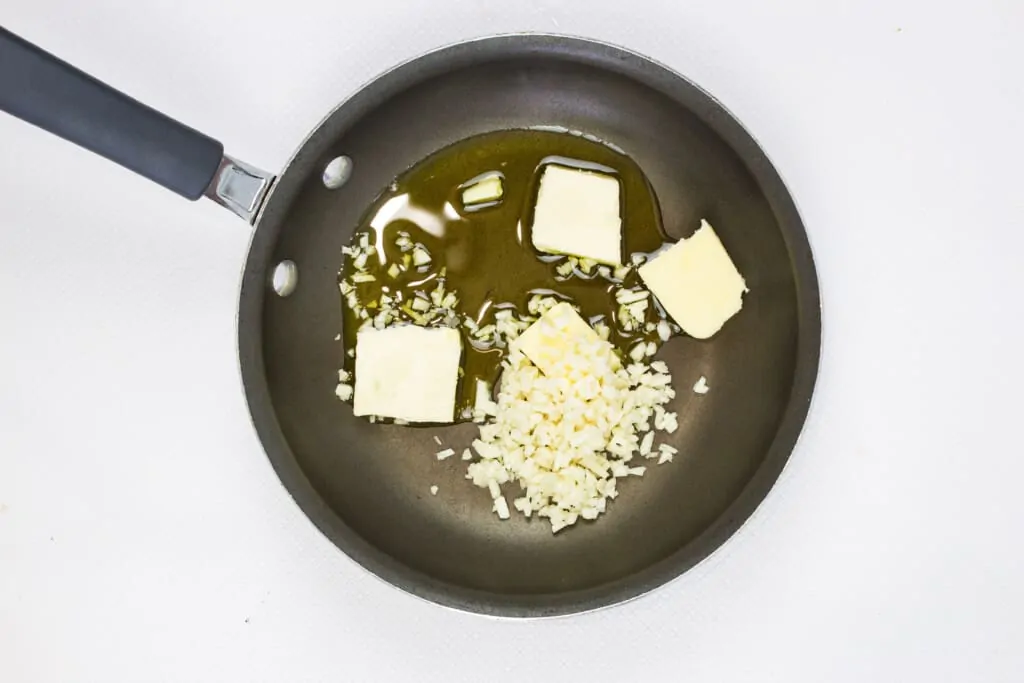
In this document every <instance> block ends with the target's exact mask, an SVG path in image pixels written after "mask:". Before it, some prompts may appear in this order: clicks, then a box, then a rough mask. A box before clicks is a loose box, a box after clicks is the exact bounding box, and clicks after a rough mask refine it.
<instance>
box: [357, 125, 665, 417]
mask: <svg viewBox="0 0 1024 683" xmlns="http://www.w3.org/2000/svg"><path fill="white" fill-rule="evenodd" d="M548 163H557V164H559V165H563V166H569V167H576V168H582V169H591V170H598V171H601V172H604V173H609V174H612V175H615V176H616V177H617V178H618V180H619V182H620V188H621V189H620V192H621V197H620V204H621V207H622V221H623V231H622V235H623V256H624V257H625V258H624V261H623V262H624V263H626V264H629V263H630V262H631V261H630V257H631V255H632V254H637V253H641V254H647V253H650V252H653V251H655V250H657V249H659V248H660V247H661V246H662V245H663V244H664V243H665V241H666V237H665V234H664V231H663V229H662V225H661V215H660V211H659V209H658V201H657V198H656V197H655V195H654V191H653V189H652V188H651V186H650V183H649V182H648V180H647V178H646V177H645V176H644V174H643V171H641V170H640V167H639V166H638V165H637V164H636V162H634V161H633V160H632V159H630V158H629V157H628V156H626V155H624V154H622V153H621V152H618V151H616V150H614V149H612V148H611V147H609V146H607V145H605V144H602V143H600V142H597V141H594V140H592V139H590V138H588V137H584V136H582V135H575V134H570V133H566V132H554V131H548V130H505V131H498V132H493V133H486V134H483V135H478V136H475V137H471V138H468V139H466V140H462V141H460V142H457V143H455V144H453V145H450V146H449V147H446V148H444V149H442V150H440V151H438V152H435V153H434V154H432V155H431V156H429V157H427V158H426V159H424V160H423V161H421V162H420V163H418V164H416V165H415V166H413V167H412V168H411V169H409V170H408V171H406V172H405V173H403V174H402V175H401V176H399V177H398V178H397V179H396V181H395V182H394V183H392V184H391V186H390V187H389V188H387V189H386V190H385V191H384V192H383V193H382V194H381V195H380V197H378V198H377V200H376V201H375V202H374V203H373V205H372V206H371V207H370V208H369V210H368V211H367V212H366V213H365V214H364V215H363V218H362V220H361V221H360V224H359V226H358V227H357V229H356V232H355V236H354V238H353V242H354V243H358V241H359V238H360V235H361V234H367V235H368V237H369V242H370V244H373V245H375V247H376V256H375V257H374V258H372V259H370V260H369V262H368V264H367V268H366V270H367V271H368V272H370V273H371V274H373V275H374V276H375V280H373V281H371V282H365V283H359V284H358V285H356V287H357V291H358V296H359V299H360V300H361V301H376V300H378V299H379V298H380V296H381V295H382V294H391V295H392V296H393V295H394V294H395V293H396V292H402V294H403V297H405V298H409V297H411V296H412V295H413V294H414V292H416V291H417V290H419V291H422V292H427V291H429V290H431V289H433V288H434V287H436V285H437V280H438V278H440V274H441V271H442V269H444V272H445V277H444V281H445V285H446V289H447V290H448V291H455V292H457V293H458V295H459V300H460V303H459V306H458V308H459V310H460V312H462V313H465V314H466V315H469V316H471V317H473V318H474V319H475V321H476V322H477V323H478V324H479V325H480V326H483V325H486V324H488V323H489V322H493V318H494V313H495V312H496V311H497V310H500V309H501V308H503V307H509V306H515V307H516V308H518V310H519V311H522V312H525V311H526V309H527V301H528V299H530V298H531V297H532V296H533V295H534V294H537V293H546V294H553V295H555V296H558V297H560V298H561V297H567V298H569V299H571V300H572V301H573V302H574V303H576V304H578V305H579V307H580V310H581V313H582V315H583V316H584V317H585V318H587V319H589V320H590V322H591V323H594V322H596V321H597V320H599V319H601V318H602V317H603V318H604V319H606V320H607V321H608V322H609V323H612V322H613V320H614V316H615V315H616V308H617V305H616V302H615V298H614V296H613V295H612V294H611V290H612V288H613V287H614V286H615V285H616V284H617V283H619V281H618V280H613V279H611V278H610V277H606V276H605V274H607V273H608V270H607V269H605V270H603V271H599V270H598V269H597V268H595V269H594V270H593V272H592V273H591V274H590V275H589V276H588V275H584V274H582V273H580V272H576V273H574V274H573V275H572V276H571V277H568V278H566V277H562V276H561V275H559V274H558V273H557V272H556V270H555V268H556V262H557V261H560V260H562V259H561V258H560V257H552V256H550V255H545V254H541V253H540V252H537V251H536V250H535V249H534V248H533V246H532V243H531V241H530V235H529V228H530V224H531V223H532V212H533V205H534V202H535V200H536V194H537V184H538V182H539V178H540V171H541V169H542V167H543V166H544V165H545V164H548ZM490 173H498V174H500V175H501V177H502V182H503V190H504V193H503V197H502V199H501V200H500V201H499V202H497V203H493V204H491V205H483V206H481V207H480V208H467V207H464V206H463V205H462V198H461V188H462V187H464V186H465V184H466V183H467V182H468V181H471V180H473V179H474V178H479V177H481V176H484V175H486V174H490ZM401 232H405V233H407V234H408V235H409V236H410V237H411V239H412V241H413V242H414V243H417V244H421V245H423V246H424V247H425V248H426V249H427V251H428V252H429V253H430V255H431V262H430V264H428V265H426V266H422V267H420V268H416V267H413V268H408V269H405V270H403V272H401V273H400V274H399V275H398V276H397V277H391V276H390V275H389V274H388V269H389V267H390V266H391V265H392V264H394V263H402V260H403V257H404V254H403V253H402V252H401V251H400V250H399V248H398V247H397V246H396V244H395V240H396V238H397V236H398V235H399V233H401ZM351 261H352V260H351V259H346V262H345V265H344V267H343V269H342V271H341V272H340V273H339V281H341V280H343V279H345V278H349V277H350V276H351V275H352V273H353V265H352V262H351ZM603 273H604V274H603ZM638 282H639V278H638V277H637V275H636V269H635V268H632V269H630V271H629V274H628V275H627V276H626V278H625V281H624V286H631V285H634V284H636V283H638ZM343 309H344V336H343V340H342V341H343V348H344V349H354V348H355V344H356V331H357V330H358V328H359V326H360V324H361V322H362V321H360V320H357V319H356V318H355V316H354V314H353V312H352V310H351V309H350V308H349V307H348V306H344V305H343ZM648 316H649V320H652V321H656V320H658V319H660V317H664V316H663V315H661V316H660V317H659V314H658V312H657V311H653V310H652V311H648ZM609 326H610V327H611V329H612V332H611V336H610V338H609V341H611V342H612V343H613V344H614V345H615V346H616V347H617V348H619V350H620V351H622V352H623V353H625V352H626V351H627V350H628V347H629V346H631V345H633V344H635V343H636V341H638V340H639V339H641V338H645V339H647V340H649V341H653V340H656V339H657V336H658V335H657V333H656V332H654V331H647V330H646V329H645V328H643V327H641V329H640V330H639V331H638V332H636V333H635V334H633V333H625V332H623V331H622V330H621V328H620V327H619V326H618V325H614V324H610V325H609ZM459 330H460V333H461V334H462V335H463V342H464V343H463V348H464V349H465V351H464V357H463V361H462V367H463V370H464V375H463V377H462V380H461V382H460V390H459V392H458V402H457V406H456V418H457V421H465V420H466V418H465V417H464V413H463V411H464V410H465V409H468V408H469V407H470V406H471V403H472V401H473V399H474V393H473V392H472V391H466V390H465V388H466V387H473V386H475V380H477V379H480V380H484V381H486V382H488V383H489V384H491V385H492V386H493V385H494V383H495V382H496V381H497V379H498V375H499V372H500V368H499V363H500V361H501V352H500V350H499V349H497V348H494V347H493V346H490V345H487V344H483V343H481V342H480V341H479V340H475V339H472V338H471V337H469V336H468V335H467V331H466V329H465V327H463V326H461V325H460V326H459ZM410 352H411V353H414V352H415V351H414V350H411V351H410ZM354 365H355V364H354V361H353V360H352V358H351V357H349V356H347V355H346V356H345V357H344V367H345V369H346V370H347V371H349V372H353V371H354ZM460 416H463V417H460Z"/></svg>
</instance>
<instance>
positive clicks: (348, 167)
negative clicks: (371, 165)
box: [323, 156, 352, 190]
mask: <svg viewBox="0 0 1024 683" xmlns="http://www.w3.org/2000/svg"><path fill="white" fill-rule="evenodd" d="M351 177H352V160H351V159H349V158H348V157H346V156H340V157H335V158H334V159H331V161H330V163H328V164H327V166H325V167H324V175H323V181H324V187H326V188H327V189H328V190H337V189H338V188H339V187H341V186H342V185H344V184H345V183H347V182H348V179H349V178H351Z"/></svg>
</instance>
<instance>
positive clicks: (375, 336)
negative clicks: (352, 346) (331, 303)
mask: <svg viewBox="0 0 1024 683" xmlns="http://www.w3.org/2000/svg"><path fill="white" fill-rule="evenodd" d="M461 357H462V341H461V339H460V337H459V333H458V332H457V331H455V330H453V329H450V328H447V327H439V328H431V329H428V328H424V327H417V326H415V325H405V326H402V327H388V328H384V329H383V330H378V329H375V328H372V327H369V328H366V329H363V330H360V331H359V334H357V335H356V381H355V401H354V407H353V412H354V413H355V414H356V415H377V416H379V417H392V418H396V419H399V420H405V421H407V422H453V421H454V415H455V389H456V386H457V385H458V381H459V360H460V359H461Z"/></svg>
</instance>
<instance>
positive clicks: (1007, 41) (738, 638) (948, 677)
mask: <svg viewBox="0 0 1024 683" xmlns="http://www.w3.org/2000/svg"><path fill="white" fill-rule="evenodd" d="M442 4H443V5H444V7H445V9H444V11H443V12H442V11H440V10H438V9H432V7H434V6H440V5H442ZM769 5H772V6H774V7H773V9H768V6H769ZM826 5H827V7H826ZM0 23H2V24H4V25H5V26H6V27H7V28H9V29H11V30H13V31H15V32H17V33H20V34H22V35H23V36H25V37H26V38H28V39H30V40H32V41H34V42H36V43H38V44H40V45H42V46H44V47H46V48H47V49H49V50H51V51H54V52H56V53H58V54H59V55H61V56H62V57H63V58H65V59H67V60H69V61H71V62H72V63H74V64H76V65H78V66H79V67H81V68H84V69H86V70H87V71H90V72H92V73H93V74H95V75H97V76H98V77H101V78H102V79H104V80H106V81H108V82H110V83H111V84H114V85H116V86H118V87H120V88H121V89H123V90H125V91H127V92H129V93H131V94H132V95H134V96H135V97H137V98H139V99H141V100H143V101H145V102H147V103H149V104H151V105H154V106H156V107H158V108H162V109H164V110H166V111H167V112H168V113H170V114H172V115H174V116H176V117H178V118H180V119H182V120H184V121H185V122H187V123H189V124H191V125H193V126H195V127H197V128H199V129H201V130H203V131H206V132H208V133H210V134H213V135H215V136H218V137H219V138H220V139H221V140H223V141H224V143H225V144H226V147H227V148H228V149H229V150H230V151H231V152H232V153H234V154H237V155H238V156H240V157H241V158H243V159H245V160H247V161H250V162H252V163H254V164H256V165H259V166H262V167H264V168H267V169H276V168H279V167H280V166H281V165H282V164H283V163H284V161H285V160H286V159H287V157H288V156H289V154H290V152H291V151H292V149H293V146H295V145H296V144H297V143H298V142H299V140H301V139H302V137H303V136H304V135H305V133H306V132H307V130H308V129H309V128H311V127H312V126H313V125H314V124H316V122H317V121H318V120H319V119H320V117H321V116H322V115H323V114H324V112H325V111H327V109H328V108H330V107H331V106H332V105H334V104H335V102H336V101H338V100H339V99H341V98H342V97H344V96H345V95H346V94H347V93H349V92H350V91H352V90H353V89H354V88H356V87H357V86H358V85H359V84H361V83H362V82H364V81H366V80H367V79H368V78H369V77H370V76H372V75H374V74H375V73H377V72H379V71H380V70H382V69H384V68H386V67H387V66H389V65H391V64H392V63H394V62H395V61H397V60H400V59H404V58H407V57H410V56H412V55H415V54H417V53H418V52H420V51H422V50H424V49H427V48H431V47H434V46H437V45H440V44H443V43H447V42H450V41H454V40H457V39H460V38H464V37H469V36H475V35H480V34H485V33H491V32H501V31H513V30H529V29H532V30H544V31H563V32H569V33H576V34H583V35H587V36H593V37H597V38H602V39H605V40H609V41H613V42H617V43H621V44H625V45H627V46H629V47H631V48H634V49H636V50H639V51H641V52H645V53H648V54H650V55H652V56H654V57H655V58H657V59H659V60H662V61H664V62H666V63H668V64H670V65H671V66H673V67H675V68H676V69H678V70H680V71H682V72H684V73H686V74H687V75H689V76H690V77H691V78H693V79H694V80H696V81H697V82H698V83H700V84H702V85H703V86H704V87H706V88H707V89H709V90H710V91H711V92H712V93H714V94H715V95H716V96H717V97H718V98H720V99H721V100H722V101H724V102H725V103H726V105H727V106H728V107H730V108H731V109H732V111H733V112H735V113H736V115H737V116H739V118H740V119H741V120H742V121H744V123H745V124H746V125H747V126H748V127H749V129H750V130H751V131H752V132H753V134H754V135H755V136H756V137H757V138H758V139H759V140H760V141H761V142H762V144H763V145H764V147H765V148H766V150H767V151H768V154H769V155H770V156H771V157H772V158H773V160H774V161H775V163H776V164H777V166H778V168H779V170H780V172H781V173H782V175H783V176H784V177H785V179H786V180H787V182H788V183H789V185H790V187H791V189H792V191H793V193H794V195H795V197H796V199H797V202H798V204H799V206H800V209H801V211H802V214H803V217H804V219H805V221H806V223H807V226H808V231H809V233H810V238H811V242H812V244H813V247H814V250H815V256H816V259H817V263H818V266H819V270H820V277H821V287H822V292H823V296H824V302H825V345H824V356H823V362H822V369H821V375H820V380H819V386H818V390H817V393H816V396H815V402H814V404H813V409H812V414H811V417H810V421H809V423H808V426H807V428H806V430H805V433H804V436H803V438H802V440H801V442H800V444H799V446H798V448H797V450H796V452H795V454H794V456H793V458H792V460H791V462H790V464H789V466H788V467H787V469H786V471H785V473H784V474H783V477H782V479H781V480H780V482H779V484H778V485H777V487H776V488H775V489H774V490H773V492H772V493H771V495H770V496H769V497H768V499H767V500H766V502H765V503H764V504H763V505H762V506H761V508H760V509H759V510H758V511H757V513H756V514H755V516H754V517H753V518H752V520H751V521H750V522H749V523H748V524H747V525H746V526H745V527H744V528H743V529H742V530H741V531H740V532H739V533H738V534H737V535H736V536H735V537H734V538H733V539H732V540H731V541H730V542H729V543H727V544H726V545H725V546H724V547H723V548H722V549H721V550H720V551H719V552H717V553H715V554H714V555H713V556H712V557H711V558H710V559H708V560H707V561H705V562H704V563H703V564H701V565H699V566H698V567H697V568H696V569H694V570H693V571H691V572H690V573H688V574H686V575H685V576H684V577H682V578H681V579H679V580H677V581H675V582H674V583H672V584H670V585H669V586H667V587H665V588H663V589H661V590H658V591H656V592H655V593H654V594H652V595H649V596H647V597H645V598H643V599H640V600H638V601H635V602H633V603H630V604H628V605H625V606H621V607H617V608H614V609H610V610H604V611H601V612H598V613H595V614H589V615H586V616H580V617H572V618H563V619H556V620H550V621H542V622H509V621H501V620H493V619H486V618H481V617H478V616H472V615H466V614H460V613H456V612H452V611H448V610H445V609H442V608H439V607H435V606H433V605H430V604H426V603H423V602H420V601H418V600H415V599H412V598H410V597H407V596H406V595H404V594H402V593H400V592H399V591H397V590H394V589H393V588H391V587H389V586H387V585H385V584H383V583H382V582H380V581H377V580H376V579H374V578H372V577H370V576H369V575H367V574H366V573H365V572H364V571H362V570H361V569H360V568H358V567H357V566H356V565H355V564H354V563H353V562H352V561H350V560H348V559H347V558H346V557H345V556H344V555H342V554H341V553H340V552H339V551H337V550H336V549H335V548H334V546H332V545H331V544H330V543H329V542H328V541H326V540H325V539H324V538H323V537H322V536H321V535H320V534H319V533H318V532H317V531H316V530H315V529H314V527H313V526H312V524H310V523H309V522H308V521H307V520H306V519H305V517H304V516H303V515H302V514H301V512H300V511H299V509H298V508H297V507H296V505H295V504H294V503H293V502H292V501H291V499H290V498H289V496H288V495H287V493H286V492H285V490H284V489H283V488H282V487H281V485H280V484H279V482H278V480H277V478H276V477H275V475H274V473H273V471H272V469H271V468H270V466H269V464H268V462H267V460H266V458H265V457H264V455H263V454H262V452H261V449H260V445H259V443H258V441H257V439H256V437H255V435H254V432H253V429H252V427H251V426H250V423H249V418H248V415H247V412H246V406H245V404H244V402H243V399H242V396H241V392H240V383H239V378H238V371H237V363H236V358H235V346H234V329H235V327H234V315H235V304H236V287H237V284H238V275H239V271H240V268H241V265H242V262H243V258H244V255H245V249H246V245H247V238H248V236H247V234H246V229H245V226H244V224H242V223H241V222H240V221H238V220H236V219H235V218H234V217H233V216H231V215H230V214H228V213H227V212H226V211H222V210H221V209H219V208H217V207H215V206H213V205H212V204H209V203H205V204H204V203H200V204H189V203H188V202H184V201H181V200H179V199H178V198H176V197H175V196H173V195H172V194H170V193H169V192H166V191H165V190H162V189H160V188H158V187H156V186H153V185H150V184H148V183H146V182H144V181H143V180H141V179H139V178H138V177H136V176H134V175H132V174H130V173H128V172H126V171H123V170H121V169H119V168H116V167H114V166H113V165H111V164H109V163H105V162H103V161H101V160H100V159H98V158H94V157H93V156H91V155H89V154H88V153H86V152H83V151H81V150H78V149H76V148H74V147H72V146H70V145H68V144H66V143H63V142H61V141H58V140H57V139H55V138H52V137H48V136H47V135H45V134H43V133H41V132H39V131H37V130H35V129H33V128H30V127H28V126H27V125H25V124H22V123H20V122H17V121H14V120H13V119H10V118H9V117H6V116H0V316H2V318H0V681H4V683H35V682H40V681H61V682H66V681H103V682H113V681H131V682H135V683H137V682H148V681H165V680H166V681H187V682H199V681H215V682H225V681H244V682H249V681H287V682H289V683H295V682H300V681H346V682H349V681H350V682H357V683H361V682H363V681H373V682H376V681H443V682H444V683H452V682H453V681H488V682H497V681H524V680H534V679H535V678H536V677H542V678H541V680H570V681H577V680H578V681H604V680H622V681H626V680H628V681H632V680H650V681H687V682H690V683H697V682H703V681H708V682H712V681H714V682H720V681H728V682H730V683H731V682H735V681H780V682H786V683H794V682H798V681H813V682H815V683H818V682H822V681H830V682H831V681H850V682H856V683H861V682H863V681H985V682H996V681H1020V680H1022V679H1024V648H1022V643H1024V586H1022V577H1024V548H1022V545H1021V542H1022V534H1024V502H1022V496H1021V494H1020V491H1021V487H1022V481H1024V457H1022V456H1024V446H1022V445H1021V440H1020V438H1019V433H1020V421H1021V419H1022V418H1021V414H1020V413H1021V410H1020V409H1021V408H1022V407H1024V399H1022V394H1021V381H1022V380H1024V372H1022V370H1024V364H1022V361H1021V354H1022V349H1024V324H1022V322H1021V316H1022V314H1024V304H1022V296H1021V292H1020V280H1021V276H1020V271H1021V269H1022V266H1024V256H1022V253H1021V252H1022V250H1024V230H1022V228H1024V225H1022V223H1024V220H1022V212H1024V203H1022V199H1021V198H1022V197H1024V189H1022V180H1024V173H1022V171H1021V160H1022V159H1024V125H1022V124H1021V112H1022V111H1024V88H1022V85H1021V83H1022V79H1021V68H1020V66H1021V65H1022V64H1024V41H1021V39H1020V35H1021V34H1022V33H1024V5H1022V4H1021V3H1020V2H1018V0H987V1H981V0H978V1H976V2H970V3H969V2H956V3H954V2H928V1H926V0H893V1H889V2H817V0H803V1H797V0H790V1H787V2H778V3H767V2H761V1H759V0H707V1H694V2H677V1H670V0H630V1H629V2H621V3H619V2H616V3H612V2H607V1H606V2H603V3H600V2H588V1H587V0H564V1H562V2H557V1H556V0H516V1H509V2H493V1H492V2H481V1H480V0H446V1H445V2H444V3H436V2H428V1H426V0H418V1H417V2H411V1H409V0H404V1H403V0H374V1H373V2H355V1H350V0H345V1H339V0H331V1H328V0H289V1H288V2H274V1H271V0H255V1H254V0H248V1H247V2H242V1H241V0H238V1H230V0H136V1H135V2H131V3H129V2H125V1H124V0H89V2H81V1H79V0H4V2H3V3H2V7H0Z"/></svg>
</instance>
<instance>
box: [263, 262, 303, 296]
mask: <svg viewBox="0 0 1024 683" xmlns="http://www.w3.org/2000/svg"><path fill="white" fill-rule="evenodd" d="M298 284H299V267H298V266H297V265H295V261H281V262H280V263H278V264H277V267H276V268H274V275H273V277H272V278H271V280H270V286H271V287H273V288H274V291H275V292H277V295H278V296H288V295H289V294H291V293H292V292H294V291H295V287H296V286H298Z"/></svg>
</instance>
